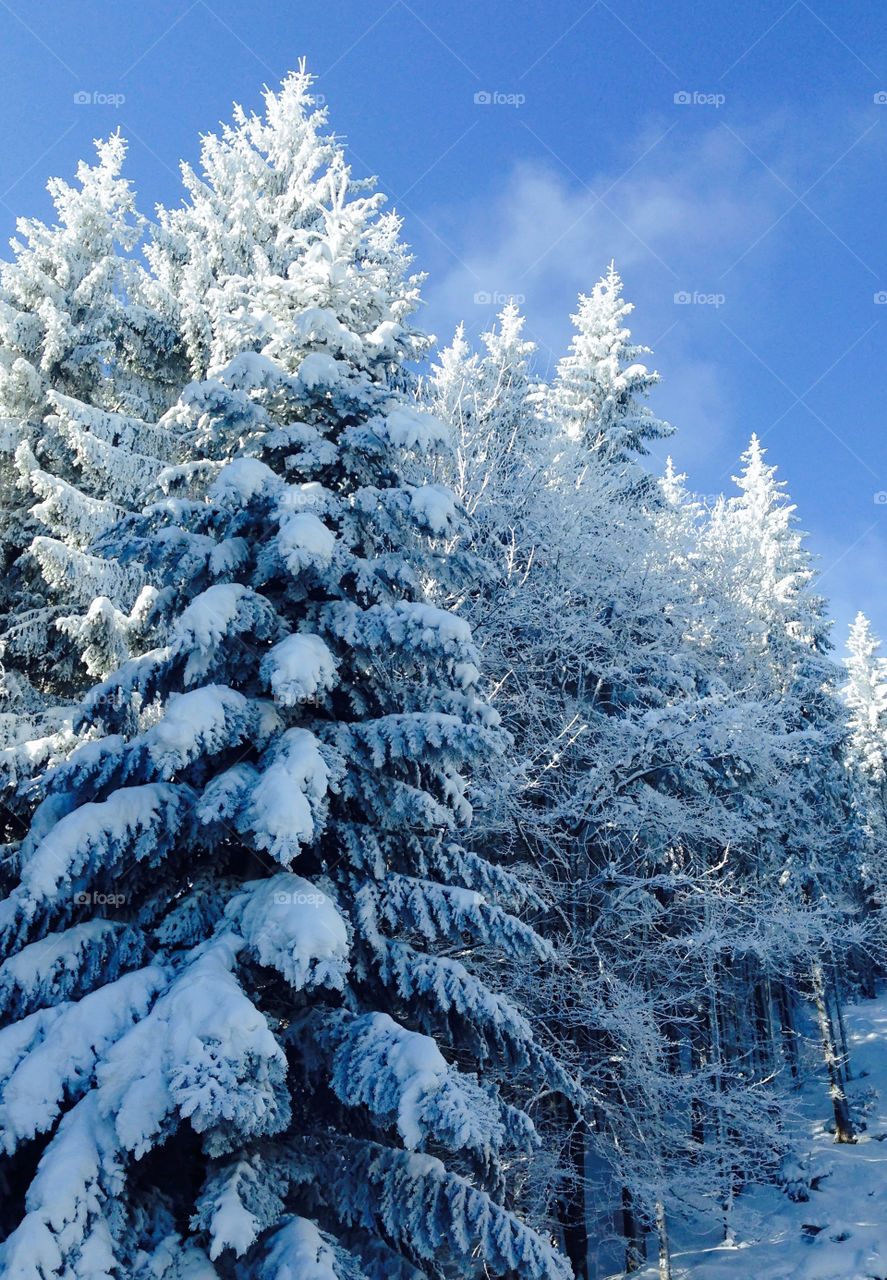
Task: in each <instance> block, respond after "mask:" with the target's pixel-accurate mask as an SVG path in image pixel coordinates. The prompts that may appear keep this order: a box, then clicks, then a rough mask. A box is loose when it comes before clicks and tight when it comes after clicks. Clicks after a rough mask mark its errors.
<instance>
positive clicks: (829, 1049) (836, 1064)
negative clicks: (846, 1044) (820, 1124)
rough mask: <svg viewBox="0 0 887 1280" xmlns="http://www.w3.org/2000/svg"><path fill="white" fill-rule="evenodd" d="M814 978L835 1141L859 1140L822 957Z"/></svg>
mask: <svg viewBox="0 0 887 1280" xmlns="http://www.w3.org/2000/svg"><path fill="white" fill-rule="evenodd" d="M811 977H812V980H813V999H814V1000H815V1002H816V1016H817V1019H818V1021H819V1031H820V1034H821V1036H822V1050H823V1055H824V1057H825V1066H826V1070H827V1071H828V1080H829V1092H830V1093H831V1098H832V1106H833V1108H834V1112H835V1142H855V1141H856V1134H855V1133H854V1132H853V1122H852V1120H851V1119H850V1107H849V1105H848V1103H847V1094H846V1093H845V1091H844V1076H843V1072H842V1069H841V1056H840V1053H839V1052H838V1047H837V1045H836V1044H835V1035H834V1029H833V1027H832V1019H831V1015H830V1013H829V1008H828V999H827V996H826V988H825V976H824V974H823V971H822V965H821V964H820V962H819V961H818V960H817V961H815V962H814V964H813V968H812V971H811Z"/></svg>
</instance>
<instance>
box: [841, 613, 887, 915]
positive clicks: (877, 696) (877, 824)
mask: <svg viewBox="0 0 887 1280" xmlns="http://www.w3.org/2000/svg"><path fill="white" fill-rule="evenodd" d="M880 647H881V642H880V640H877V639H875V636H874V635H873V633H872V629H871V624H870V623H869V620H868V618H866V617H865V615H864V614H862V613H859V614H857V616H856V620H855V621H854V623H853V625H852V627H851V628H850V637H849V640H848V642H847V648H848V650H849V653H850V656H849V657H848V658H845V659H844V662H845V665H846V667H847V682H846V684H845V686H844V688H843V691H842V692H843V696H844V702H845V703H846V705H847V709H848V712H849V730H850V732H849V734H848V738H847V744H846V761H847V766H848V768H849V769H850V771H851V776H852V778H853V796H854V802H855V805H856V809H857V812H858V815H859V820H860V822H861V823H862V825H863V828H864V830H865V833H866V837H867V851H866V857H865V861H864V863H863V866H862V873H863V876H864V878H865V882H866V884H867V885H868V887H869V888H870V890H871V892H872V893H873V894H874V897H875V901H876V903H877V904H878V908H879V915H881V916H882V917H883V909H884V905H885V903H887V866H885V850H887V661H885V659H884V658H882V657H880V656H879V655H878V650H879V649H880ZM882 927H883V925H882Z"/></svg>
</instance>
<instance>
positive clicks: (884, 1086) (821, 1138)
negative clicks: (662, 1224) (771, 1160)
mask: <svg viewBox="0 0 887 1280" xmlns="http://www.w3.org/2000/svg"><path fill="white" fill-rule="evenodd" d="M846 1024H847V1038H848V1048H849V1052H850V1067H851V1071H852V1074H853V1081H852V1083H851V1084H850V1087H849V1090H848V1092H849V1094H850V1098H851V1102H853V1103H855V1104H856V1105H855V1106H854V1114H855V1115H857V1116H858V1115H859V1114H860V1113H861V1111H860V1108H863V1109H864V1119H865V1124H866V1129H865V1131H864V1132H862V1133H860V1135H859V1140H858V1142H857V1143H856V1144H855V1145H853V1146H850V1145H846V1146H845V1145H837V1144H836V1143H835V1141H834V1137H833V1134H832V1133H831V1132H829V1129H828V1124H829V1120H830V1119H831V1115H832V1113H831V1104H830V1100H829V1096H828V1090H827V1086H826V1082H825V1080H824V1078H821V1077H820V1078H814V1079H813V1080H811V1081H810V1082H809V1083H808V1085H807V1086H806V1087H805V1088H804V1090H803V1091H802V1093H801V1096H800V1113H801V1116H802V1121H801V1123H802V1125H803V1130H802V1131H801V1132H800V1133H799V1134H798V1137H797V1140H796V1146H797V1150H798V1153H799V1154H800V1155H805V1154H807V1155H808V1156H809V1168H810V1170H811V1172H812V1174H813V1176H814V1179H815V1185H816V1188H817V1189H816V1190H811V1192H810V1198H809V1199H808V1200H807V1201H802V1202H799V1203H793V1202H792V1201H791V1200H790V1199H789V1198H788V1196H787V1195H786V1194H785V1193H784V1192H783V1191H781V1190H780V1189H779V1188H777V1187H750V1188H747V1189H746V1190H745V1191H743V1193H742V1194H741V1195H740V1196H739V1197H738V1200H737V1202H736V1208H735V1219H734V1222H735V1231H736V1240H737V1245H736V1246H734V1247H732V1248H731V1247H729V1246H727V1245H724V1244H723V1243H721V1242H720V1236H721V1234H722V1233H721V1232H719V1231H718V1230H717V1228H714V1229H712V1230H711V1232H710V1234H709V1235H708V1236H705V1235H704V1224H701V1225H700V1226H698V1227H697V1229H696V1231H695V1232H694V1233H691V1232H690V1231H689V1230H688V1229H687V1228H682V1227H680V1226H679V1225H678V1224H675V1229H674V1231H673V1237H674V1238H673V1239H672V1272H673V1280H887V994H883V995H881V996H879V997H878V999H876V1000H867V1001H862V1002H861V1003H859V1004H856V1005H852V1006H851V1007H850V1008H849V1009H848V1010H847V1011H846ZM809 1052H811V1053H812V1052H813V1042H812V1040H811V1045H810V1048H809ZM650 1244H651V1245H652V1244H653V1241H652V1238H651V1241H650ZM635 1275H636V1277H637V1280H655V1277H656V1276H657V1268H656V1266H655V1265H651V1266H650V1267H648V1268H646V1269H645V1270H643V1271H641V1272H637V1273H635Z"/></svg>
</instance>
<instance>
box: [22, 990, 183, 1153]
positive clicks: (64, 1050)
mask: <svg viewBox="0 0 887 1280" xmlns="http://www.w3.org/2000/svg"><path fill="white" fill-rule="evenodd" d="M165 982H166V975H165V973H164V971H163V969H161V968H160V966H159V965H150V966H148V967H147V968H145V969H138V970H136V971H135V972H134V973H128V974H125V975H124V976H123V977H122V978H118V979H117V981H116V982H112V983H109V984H108V985H106V986H104V987H100V988H99V989H98V990H97V991H93V992H91V993H90V994H89V995H87V996H84V998H83V999H82V1000H79V1001H76V1002H66V1003H63V1004H59V1005H56V1006H55V1007H54V1008H50V1009H41V1010H40V1011H39V1012H37V1013H32V1014H31V1015H30V1016H29V1017H27V1018H23V1019H22V1020H21V1021H20V1022H14V1023H13V1024H12V1025H11V1026H9V1027H7V1028H6V1029H5V1030H4V1031H0V1085H2V1090H0V1143H2V1146H3V1148H4V1150H5V1151H6V1152H7V1154H11V1153H12V1152H13V1151H14V1150H15V1149H16V1147H17V1146H18V1144H19V1142H20V1141H22V1140H23V1139H28V1138H32V1137H33V1136H34V1135H35V1134H36V1133H43V1132H45V1131H46V1130H47V1129H49V1128H50V1127H51V1126H52V1125H53V1124H54V1123H55V1121H56V1119H57V1118H58V1115H59V1112H60V1111H61V1109H62V1105H63V1102H64V1100H65V1098H66V1097H69V1096H74V1097H76V1096H77V1095H78V1094H79V1093H81V1092H82V1091H83V1088H84V1087H85V1086H86V1085H87V1084H88V1082H89V1080H90V1077H91V1076H92V1073H93V1071H94V1069H95V1067H96V1063H97V1062H98V1061H99V1060H100V1059H101V1057H102V1055H103V1054H104V1053H105V1051H106V1050H108V1049H109V1048H110V1046H111V1045H113V1044H114V1043H115V1041H117V1040H118V1039H119V1037H120V1036H121V1035H123V1034H124V1032H125V1031H126V1030H127V1029H128V1028H129V1027H130V1026H131V1024H132V1022H133V1020H134V1019H136V1018H140V1017H144V1015H145V1014H146V1013H147V1011H148V1009H149V1007H150V1005H151V1001H152V999H153V997H154V995H155V994H156V992H157V991H158V990H159V989H160V988H161V987H163V985H164V984H165Z"/></svg>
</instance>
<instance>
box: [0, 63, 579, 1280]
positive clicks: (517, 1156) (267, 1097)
mask: <svg viewBox="0 0 887 1280" xmlns="http://www.w3.org/2000/svg"><path fill="white" fill-rule="evenodd" d="M323 125H324V120H323V115H322V114H321V113H319V112H317V111H315V110H313V108H312V100H311V95H310V81H309V78H308V77H307V76H306V75H305V74H304V73H299V74H296V75H293V76H291V77H290V78H289V79H288V80H287V81H286V82H285V83H284V85H283V87H282V89H281V90H280V92H279V93H278V94H274V93H270V92H269V93H267V94H266V113H265V115H264V117H262V118H259V117H256V116H252V115H247V114H246V113H244V112H241V111H238V112H237V114H236V116H235V121H234V124H233V125H232V126H231V127H229V128H227V129H225V131H224V132H223V134H222V135H221V136H219V137H215V136H210V137H208V138H207V139H205V142H204V150H203V166H204V176H203V178H202V179H200V180H198V179H196V178H194V177H193V175H186V182H187V185H188V189H189V201H188V203H187V204H186V205H185V207H184V208H183V209H182V210H181V211H177V212H176V213H175V214H165V215H163V219H162V221H163V227H162V230H161V232H160V234H159V236H158V239H157V241H156V243H155V245H154V247H153V249H152V252H151V260H152V262H153V264H154V266H155V270H156V271H157V273H158V275H159V276H160V277H161V280H162V283H163V284H164V286H165V287H167V288H172V287H174V286H175V285H176V283H177V282H179V283H182V284H183V289H184V292H185V294H186V297H187V302H186V305H185V307H184V322H183V329H184V331H185V333H186V337H187V343H188V351H189V357H190V360H191V363H192V373H193V375H194V381H193V382H192V383H191V384H190V385H189V386H188V387H187V388H186V389H185V390H184V392H183V394H182V396H181V397H180V399H179V400H178V402H177V404H176V406H175V407H174V409H173V410H172V411H171V414H170V415H169V420H170V421H171V422H174V423H177V424H178V425H179V426H180V427H181V428H182V430H183V432H184V434H185V436H186V437H187V438H188V440H189V441H190V451H189V454H188V461H187V463H186V465H185V467H184V470H183V472H182V478H181V483H180V486H179V491H178V492H177V493H176V495H175V496H170V497H165V498H161V499H160V500H159V501H157V502H156V503H155V504H154V505H153V506H151V507H149V508H148V509H147V510H146V511H145V513H144V514H143V515H140V516H136V515H133V516H130V517H128V518H127V519H126V520H124V521H123V522H121V523H120V524H118V525H117V526H115V527H114V528H112V529H111V530H110V531H109V532H108V533H107V534H106V535H104V536H103V538H101V539H100V540H99V543H98V544H97V546H96V548H95V552H96V554H100V555H103V556H105V557H107V558H109V559H111V558H113V559H115V560H116V561H118V562H119V563H120V564H121V565H122V566H124V567H126V566H129V565H132V564H137V565H139V566H142V567H143V569H144V571H145V573H146V574H147V575H148V577H149V578H150V580H151V581H153V582H155V583H156V588H157V595H156V598H155V599H154V600H153V604H152V611H151V616H150V620H149V622H148V623H147V625H146V629H145V639H144V642H143V644H142V646H141V650H142V651H141V652H139V653H138V654H136V655H135V656H133V657H132V658H130V659H129V660H128V661H126V662H124V664H123V665H122V666H121V667H120V668H119V669H118V670H117V671H116V672H114V673H112V674H111V675H110V676H109V678H108V679H107V680H105V681H104V682H103V683H101V684H99V685H98V686H96V687H95V688H94V689H93V690H92V691H91V692H90V693H89V695H88V696H87V697H86V698H85V700H84V701H83V703H82V706H81V713H80V718H79V732H80V735H81V740H80V744H79V745H78V746H77V748H76V750H74V751H73V752H72V753H71V754H70V755H69V756H68V758H67V759H66V760H65V761H64V762H63V763H60V764H58V765H56V766H54V767H52V768H50V769H48V770H46V771H44V772H42V773H39V774H38V775H37V776H35V777H33V778H31V779H30V780H28V782H27V783H26V784H25V787H24V794H25V796H26V798H27V800H28V802H29V804H30V806H31V808H32V810H33V813H32V818H31V824H30V830H29V832H28V834H27V836H26V837H25V839H24V840H23V841H22V843H21V846H20V848H19V849H18V850H17V851H16V852H15V855H14V860H13V865H14V866H15V868H16V869H17V873H18V874H17V879H18V883H17V884H16V885H15V886H14V887H12V889H11V892H10V893H9V895H8V897H7V900H6V902H5V903H3V905H2V908H0V911H2V916H0V922H2V939H3V945H4V948H5V949H6V952H7V954H8V955H9V958H8V959H7V960H6V962H5V964H4V965H3V966H2V968H0V992H2V993H3V996H4V999H5V1001H6V1004H7V1007H8V1010H9V1013H10V1016H11V1018H12V1019H13V1020H12V1023H11V1025H10V1027H9V1028H8V1029H7V1030H6V1031H5V1032H3V1033H2V1034H0V1061H2V1063H3V1073H4V1074H3V1079H4V1094H3V1104H2V1112H0V1115H2V1121H3V1134H4V1144H5V1147H6V1150H7V1152H8V1153H9V1154H10V1162H9V1172H8V1175H7V1176H8V1182H9V1185H10V1191H11V1194H10V1196H9V1198H8V1201H7V1205H6V1208H5V1210H4V1215H5V1222H6V1227H7V1229H9V1228H12V1230H11V1232H10V1234H9V1236H8V1238H7V1239H6V1242H5V1244H4V1245H3V1274H4V1275H5V1276H8V1277H10V1280H37V1277H40V1276H43V1275H46V1274H48V1273H50V1272H54V1271H60V1270H62V1269H66V1271H65V1273H66V1274H70V1275H72V1276H75V1275H76V1276H82V1277H84V1280H86V1277H87V1276H88V1277H90V1280H95V1277H97V1276H98V1275H106V1274H108V1275H110V1274H112V1273H114V1272H115V1271H117V1272H121V1273H124V1274H126V1275H127V1276H132V1277H138V1278H140V1280H141V1278H144V1280H147V1278H148V1277H152V1278H155V1277H160V1276H162V1277H164V1278H165V1280H172V1278H173V1277H181V1278H184V1277H188V1278H189V1280H197V1278H198V1277H199V1278H200V1280H204V1278H207V1277H210V1276H214V1275H220V1276H225V1277H233V1276H237V1277H268V1278H269V1280H270V1277H271V1276H277V1275H283V1274H284V1273H286V1274H307V1271H306V1269H307V1270H310V1271H311V1272H312V1274H318V1275H319V1274H321V1272H322V1273H323V1274H324V1275H329V1276H339V1277H343V1280H344V1277H348V1278H349V1280H359V1278H360V1277H365V1278H366V1280H375V1278H378V1280H382V1277H386V1278H387V1277H396V1276H402V1277H404V1278H406V1277H418V1276H425V1275H427V1276H443V1275H448V1276H450V1275H458V1276H478V1277H479V1276H481V1275H486V1274H488V1273H490V1272H492V1273H493V1274H509V1275H514V1274H519V1275H521V1276H527V1277H532V1276H539V1277H543V1276H544V1277H564V1278H566V1277H567V1276H568V1275H569V1268H568V1267H567V1264H566V1262H565V1261H564V1260H563V1259H562V1258H561V1257H560V1256H559V1255H558V1254H557V1253H556V1251H555V1250H554V1248H553V1247H552V1246H551V1244H550V1243H549V1242H548V1240H546V1239H545V1238H544V1237H543V1236H541V1235H539V1234H536V1233H535V1232H533V1231H531V1230H530V1229H528V1228H527V1227H526V1226H524V1225H523V1224H522V1223H521V1222H520V1221H519V1219H518V1218H517V1217H516V1216H515V1215H514V1214H513V1213H512V1211H511V1208H510V1205H511V1202H512V1200H513V1197H514V1192H515V1181H519V1180H520V1178H521V1169H522V1163H521V1160H522V1157H521V1152H524V1153H526V1152H529V1151H531V1150H532V1148H533V1146H534V1142H535V1135H534V1130H533V1126H532V1124H531V1122H530V1121H529V1119H528V1117H527V1115H526V1114H525V1113H524V1112H523V1111H522V1110H521V1109H520V1106H519V1102H520V1099H521V1096H522V1093H521V1085H520V1083H519V1077H520V1076H521V1075H522V1076H524V1077H525V1078H526V1079H527V1080H528V1081H529V1082H530V1083H531V1084H532V1085H533V1086H534V1087H538V1088H548V1089H555V1090H563V1091H565V1092H567V1093H570V1094H571V1095H572V1096H573V1097H574V1099H575V1100H576V1104H577V1105H579V1098H578V1095H577V1093H576V1090H575V1088H574V1086H573V1085H572V1083H571V1081H570V1079H569V1078H568V1077H567V1076H566V1075H565V1073H564V1072H563V1070H562V1069H561V1068H560V1067H559V1066H558V1065H557V1063H556V1062H555V1060H554V1059H553V1058H552V1057H551V1056H550V1055H549V1054H548V1053H547V1052H546V1051H545V1049H544V1048H542V1047H541V1046H540V1043H539V1042H538V1040H537V1038H536V1036H535V1034H534V1031H533V1029H532V1027H531V1026H530V1024H529V1023H528V1022H527V1020H526V1018H525V1017H524V1016H523V1015H522V1014H521V1013H520V1012H519V1011H518V1010H517V1009H516V1008H515V1007H514V1006H513V1005H512V1004H511V1003H509V1001H508V1000H507V999H505V998H504V997H503V996H502V995H501V994H498V993H497V992H496V991H495V990H494V989H493V988H491V987H490V986H489V985H487V984H485V983H484V982H483V981H482V980H481V979H480V978H479V977H478V976H477V975H476V972H474V957H475V954H476V953H480V954H481V955H486V954H492V953H498V954H499V955H500V956H502V957H508V956H511V957H514V958H517V957H522V956H526V955H531V956H533V957H534V963H536V964H539V965H542V964H544V963H545V962H547V960H548V959H549V957H550V947H549V946H548V945H547V944H546V943H544V942H543V941H542V940H541V938H539V937H538V936H537V935H536V934H535V933H534V932H533V931H532V930H531V929H530V928H529V927H528V926H526V925H525V924H522V923H521V922H520V920H519V919H518V918H517V917H516V916H515V915H514V914H512V910H515V909H520V908H521V907H522V906H523V905H525V904H526V903H527V902H528V900H529V899H530V898H531V895H530V893H529V891H528V890H527V889H526V888H525V887H524V886H523V885H522V883H521V881H520V880H519V879H518V878H517V877H515V876H514V875H512V874H510V873H509V872H508V871H506V870H504V869H498V868H497V867H496V866H494V865H493V864H491V863H490V862H488V861H487V860H485V859H484V858H483V857H481V856H479V855H478V854H477V853H475V852H473V851H472V850H471V849H470V848H469V847H468V846H467V845H466V844H465V842H464V834H463V833H464V829H465V827H466V825H467V823H468V821H469V819H470V815H471V806H470V802H469V799H468V795H467V791H466V785H467V776H468V775H469V774H470V772H471V770H472V769H473V768H474V767H475V765H476V763H477V762H478V761H480V760H481V759H482V758H483V757H484V756H485V755H486V754H487V753H489V752H497V751H501V750H502V749H503V746H504V740H503V735H502V733H501V731H500V729H499V728H498V727H497V717H496V715H495V713H494V712H493V711H492V709H491V708H490V707H489V706H488V705H487V704H486V703H485V701H484V700H483V699H482V698H481V697H480V696H479V695H478V689H477V681H478V667H477V658H478V655H477V652H476V650H475V648H474V645H473V643H472V640H471V635H470V629H469V627H468V625H467V624H466V623H465V622H464V621H463V620H462V619H460V618H458V617H456V616H454V615H453V614H451V613H449V612H446V611H445V610H443V609H441V608H439V607H437V606H436V605H434V604H432V603H429V594H428V593H429V591H430V590H431V589H432V588H433V587H434V584H443V586H444V587H445V588H448V589H452V585H451V584H452V583H453V582H454V581H455V580H456V579H458V578H459V576H460V575H462V574H464V573H465V571H466V563H465V559H464V557H463V556H462V555H461V554H460V553H459V552H458V551H454V550H450V549H448V546H447V542H448V539H450V538H451V537H452V535H453V534H454V532H455V530H456V529H457V528H458V524H459V517H458V514H457V511H456V508H455V505H454V502H453V499H452V497H451V496H450V495H449V494H448V493H447V492H446V491H445V490H444V489H443V488H442V487H440V486H439V485H429V484H426V483H424V468H425V463H424V462H423V460H422V459H423V455H426V454H427V453H428V452H429V451H432V452H433V451H434V450H435V449H436V448H438V447H440V446H441V443H442V438H443V436H444V435H445V430H444V427H443V426H442V424H440V423H439V422H438V421H437V420H436V419H434V418H433V417H432V416H431V415H429V414H428V413H427V412H424V411H423V410H422V409H421V407H420V406H418V405H417V404H416V403H415V402H414V399H413V397H412V395H411V391H410V387H411V375H410V374H409V372H408V369H407V367H406V365H405V361H406V360H409V359H411V358H413V357H414V356H415V355H416V354H417V353H419V352H421V350H422V349H423V340H422V339H421V338H420V337H419V336H418V335H417V334H416V333H415V332H414V331H413V330H412V328H411V327H410V325H409V316H410V313H411V312H412V311H413V309H414V307H415V301H416V281H415V280H414V279H413V278H412V277H410V276H409V275H408V274H407V265H408V258H407V255H406V252H405V250H404V249H403V248H402V246H401V245H400V243H399V240H398V224H397V221H396V219H394V218H392V217H391V216H388V217H385V216H382V215H380V213H379V203H380V197H379V196H377V195H375V194H371V193H369V192H368V191H367V190H366V189H365V188H361V186H360V185H359V184H355V183H353V182H352V180H351V177H350V174H349V172H348V169H347V166H346V165H345V162H344V159H343V157H342V153H341V150H340V149H339V147H338V145H337V144H336V143H335V142H334V141H333V140H332V139H331V138H330V137H328V136H327V135H325V134H324V133H323V132H322V129H323ZM197 281H200V282H201V291H200V292H199V293H197V292H192V291H191V289H190V288H187V289H185V288H184V283H183V282H191V283H192V284H194V283H195V282H197ZM7 767H8V768H10V769H12V768H14V767H19V762H18V761H7ZM109 900H110V902H109ZM478 1070H480V1071H481V1073H482V1074H481V1075H478V1074H476V1072H477V1071H478ZM35 1081H38V1082H39V1088H38V1092H39V1097H37V1096H36V1094H35V1090H34V1082H35ZM524 1158H525V1157H524ZM35 1166H36V1172H35Z"/></svg>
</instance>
